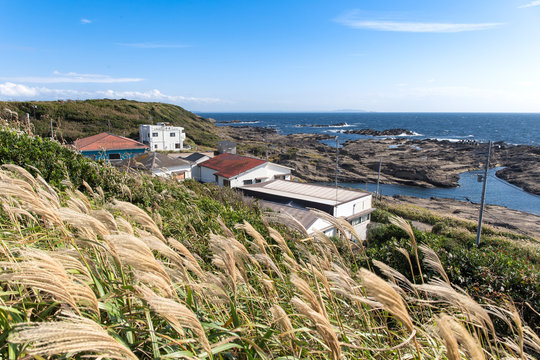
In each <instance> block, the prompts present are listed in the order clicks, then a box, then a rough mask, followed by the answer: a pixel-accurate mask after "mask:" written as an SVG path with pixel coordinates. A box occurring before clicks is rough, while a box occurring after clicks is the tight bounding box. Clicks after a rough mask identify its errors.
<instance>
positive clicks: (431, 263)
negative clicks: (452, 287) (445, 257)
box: [418, 244, 450, 284]
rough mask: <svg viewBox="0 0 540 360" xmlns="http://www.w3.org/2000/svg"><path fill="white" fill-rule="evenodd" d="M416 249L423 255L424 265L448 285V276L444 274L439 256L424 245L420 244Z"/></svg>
mask: <svg viewBox="0 0 540 360" xmlns="http://www.w3.org/2000/svg"><path fill="white" fill-rule="evenodd" d="M418 248H419V249H420V251H422V253H423V254H424V264H426V266H427V267H428V268H429V269H431V270H433V271H435V272H437V273H438V274H439V275H440V276H441V277H442V278H443V279H444V281H446V283H448V284H450V279H449V278H448V275H447V274H446V271H445V270H444V266H443V265H442V264H441V260H440V259H439V256H437V253H435V251H433V249H432V248H430V247H429V246H427V245H425V244H421V245H420V246H419V247H418Z"/></svg>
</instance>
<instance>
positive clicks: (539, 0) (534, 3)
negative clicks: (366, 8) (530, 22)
mask: <svg viewBox="0 0 540 360" xmlns="http://www.w3.org/2000/svg"><path fill="white" fill-rule="evenodd" d="M533 6H540V0H535V1H531V2H530V3H528V4H525V5H521V6H518V8H520V9H522V8H528V7H533Z"/></svg>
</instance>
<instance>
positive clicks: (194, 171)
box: [184, 152, 213, 181]
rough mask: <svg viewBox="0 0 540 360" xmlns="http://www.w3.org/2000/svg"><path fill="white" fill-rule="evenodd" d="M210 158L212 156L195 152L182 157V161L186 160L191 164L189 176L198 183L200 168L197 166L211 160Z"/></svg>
mask: <svg viewBox="0 0 540 360" xmlns="http://www.w3.org/2000/svg"><path fill="white" fill-rule="evenodd" d="M212 157H213V154H208V153H207V154H203V153H199V152H195V153H193V154H191V155H189V156H186V157H184V160H187V161H189V162H190V163H191V176H192V177H193V178H194V179H198V180H199V181H200V179H201V167H200V166H197V165H199V164H200V163H202V162H204V161H206V160H209V159H211V158H212Z"/></svg>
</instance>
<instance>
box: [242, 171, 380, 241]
mask: <svg viewBox="0 0 540 360" xmlns="http://www.w3.org/2000/svg"><path fill="white" fill-rule="evenodd" d="M239 189H240V190H242V192H243V193H244V195H246V196H250V197H255V198H258V199H261V200H264V202H263V205H264V204H266V205H264V206H266V207H269V208H271V209H273V210H276V211H280V212H286V213H289V214H290V215H292V216H293V217H295V218H297V217H299V218H301V219H302V220H299V221H300V222H301V223H302V222H304V223H303V225H304V227H305V228H306V229H307V230H308V232H313V231H314V230H320V231H322V232H324V233H325V234H326V235H329V236H333V235H335V234H336V229H335V228H334V227H333V226H332V225H331V224H330V223H329V222H327V221H326V220H324V219H322V218H319V217H317V216H315V217H313V216H312V217H309V216H307V215H306V214H302V213H301V212H300V211H307V210H308V209H309V208H314V209H319V210H322V211H324V212H326V213H328V214H330V215H333V216H335V217H341V218H344V219H345V220H347V221H348V222H349V223H350V224H351V225H353V226H354V229H355V230H356V232H357V233H358V236H360V238H361V240H364V239H366V237H367V225H368V224H369V222H370V214H371V213H372V212H373V210H375V209H374V208H372V207H371V197H372V196H371V193H368V192H364V191H361V190H356V189H345V188H336V187H332V186H324V185H314V184H305V183H297V182H292V181H284V180H274V181H269V182H265V183H261V184H251V185H244V186H240V187H239ZM268 202H271V203H273V204H270V206H268ZM297 220H298V219H297Z"/></svg>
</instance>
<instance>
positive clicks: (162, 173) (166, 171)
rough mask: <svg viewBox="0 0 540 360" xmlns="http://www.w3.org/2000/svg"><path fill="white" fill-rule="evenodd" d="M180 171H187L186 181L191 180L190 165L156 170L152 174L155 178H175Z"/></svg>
mask: <svg viewBox="0 0 540 360" xmlns="http://www.w3.org/2000/svg"><path fill="white" fill-rule="evenodd" d="M179 171H185V174H184V179H191V167H190V166H189V165H183V166H174V167H170V168H167V169H155V170H154V171H152V174H153V175H155V176H163V177H168V176H171V177H173V176H174V173H176V172H179Z"/></svg>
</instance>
